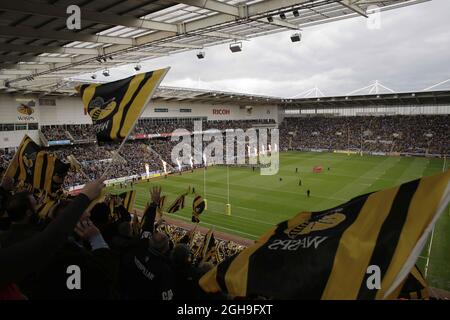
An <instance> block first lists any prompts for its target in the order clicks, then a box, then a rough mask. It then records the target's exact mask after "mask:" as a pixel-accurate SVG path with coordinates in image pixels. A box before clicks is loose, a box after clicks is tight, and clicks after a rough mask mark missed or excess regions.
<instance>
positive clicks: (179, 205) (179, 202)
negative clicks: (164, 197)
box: [167, 193, 186, 213]
mask: <svg viewBox="0 0 450 320" xmlns="http://www.w3.org/2000/svg"><path fill="white" fill-rule="evenodd" d="M185 197H186V194H185V193H183V194H182V195H181V196H179V197H178V198H177V199H176V200H175V201H174V202H173V203H172V204H171V205H170V206H169V207H168V208H167V212H168V213H175V212H177V211H179V210H181V209H183V208H184V198H185Z"/></svg>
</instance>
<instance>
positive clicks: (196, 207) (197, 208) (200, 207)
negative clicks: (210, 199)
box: [191, 196, 206, 223]
mask: <svg viewBox="0 0 450 320" xmlns="http://www.w3.org/2000/svg"><path fill="white" fill-rule="evenodd" d="M205 207H206V204H205V200H204V199H203V198H202V197H201V196H196V197H195V198H194V201H193V202H192V219H191V220H192V222H194V223H199V222H200V214H201V213H202V212H203V211H204V210H205Z"/></svg>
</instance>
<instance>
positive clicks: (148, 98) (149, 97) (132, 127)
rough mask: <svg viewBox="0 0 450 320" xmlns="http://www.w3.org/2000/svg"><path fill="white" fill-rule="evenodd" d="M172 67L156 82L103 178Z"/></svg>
mask: <svg viewBox="0 0 450 320" xmlns="http://www.w3.org/2000/svg"><path fill="white" fill-rule="evenodd" d="M169 69H170V67H167V68H165V69H163V70H164V71H163V74H162V75H161V77H160V78H159V79H158V82H157V83H156V85H155V87H154V88H153V90H152V91H151V92H150V94H149V95H148V97H147V99H146V100H145V103H144V106H143V108H142V110H141V113H140V114H139V116H138V117H137V118H136V119H135V120H134V123H133V125H132V126H131V128H130V131H128V133H127V136H126V137H125V139H123V140H122V143H121V144H120V146H119V148H118V149H117V150H116V153H115V154H114V156H113V157H112V160H111V162H110V163H109V165H108V166H107V167H106V170H105V171H104V172H103V174H102V176H101V177H102V178H105V177H106V175H107V174H108V172H109V170H110V169H111V167H112V165H113V164H114V161H115V160H117V158H118V155H119V152H120V150H121V149H122V147H123V146H124V144H125V142H126V141H127V139H128V137H129V136H130V134H131V132H132V131H133V129H134V127H135V126H136V123H137V122H138V120H139V118H140V117H141V115H142V113H144V109H145V108H146V107H147V105H148V103H149V101H150V99H151V98H152V96H153V94H154V93H155V91H156V88H158V87H159V85H160V84H161V81H162V80H163V79H164V77H165V76H166V74H167V72H168V71H169Z"/></svg>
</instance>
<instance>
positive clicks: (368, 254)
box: [199, 171, 450, 300]
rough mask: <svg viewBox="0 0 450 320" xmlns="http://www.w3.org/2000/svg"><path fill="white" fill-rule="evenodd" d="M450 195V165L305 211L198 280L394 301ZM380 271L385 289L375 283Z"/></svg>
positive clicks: (267, 291)
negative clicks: (331, 205)
mask: <svg viewBox="0 0 450 320" xmlns="http://www.w3.org/2000/svg"><path fill="white" fill-rule="evenodd" d="M449 201H450V171H446V172H444V173H442V174H438V175H434V176H430V177H424V178H422V179H418V180H414V181H411V182H407V183H404V184H402V185H400V186H397V187H394V188H390V189H386V190H382V191H378V192H374V193H370V194H366V195H362V196H359V197H357V198H354V199H352V200H350V201H349V202H347V203H345V204H343V205H340V206H337V207H335V208H332V209H328V210H324V211H320V212H302V213H299V214H298V215H297V216H295V217H294V218H292V219H290V220H288V221H284V222H281V223H279V224H278V225H277V226H275V227H273V228H272V229H271V230H269V231H268V232H267V233H266V234H265V235H263V236H262V237H261V238H260V239H259V240H258V241H257V242H256V243H255V244H254V245H252V246H250V247H248V248H247V249H245V250H244V251H242V252H241V253H239V254H237V255H235V256H233V257H230V258H228V259H226V260H224V261H223V262H222V263H220V264H219V265H218V266H216V267H215V268H213V269H212V270H210V271H209V272H208V273H206V274H205V275H204V276H203V277H202V278H201V279H200V282H199V284H200V286H201V287H202V288H203V290H205V291H206V292H219V291H222V292H227V293H229V294H230V295H232V296H235V297H252V296H262V297H267V298H275V299H363V300H368V299H388V298H390V299H392V298H393V299H395V298H398V295H397V296H395V294H394V293H395V291H396V290H398V288H399V287H400V286H402V283H404V281H405V279H407V277H408V275H409V274H413V268H414V264H415V262H416V260H417V258H418V256H419V254H420V252H421V251H422V249H423V246H424V245H425V243H426V240H427V238H428V236H429V234H430V232H431V230H432V228H433V226H434V224H435V222H436V220H437V219H438V218H439V216H440V215H441V214H442V212H443V211H444V209H445V208H446V207H447V205H448V203H449ZM374 272H376V273H378V276H379V277H378V279H380V283H379V285H380V286H379V287H378V286H377V285H375V286H373V282H372V280H373V279H374V277H372V276H373V275H374ZM267 275H270V277H268V276H267ZM424 287H425V286H424ZM378 288H379V289H378Z"/></svg>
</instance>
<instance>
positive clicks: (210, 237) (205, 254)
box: [202, 229, 216, 262]
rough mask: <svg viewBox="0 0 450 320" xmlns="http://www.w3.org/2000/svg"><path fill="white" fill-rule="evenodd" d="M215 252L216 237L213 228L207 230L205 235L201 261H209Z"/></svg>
mask: <svg viewBox="0 0 450 320" xmlns="http://www.w3.org/2000/svg"><path fill="white" fill-rule="evenodd" d="M215 252H216V239H215V238H214V233H213V230H212V229H211V230H209V231H208V233H207V234H206V236H205V240H204V242H203V248H202V262H207V261H209V260H210V259H211V258H212V257H213V256H214V254H215Z"/></svg>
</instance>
